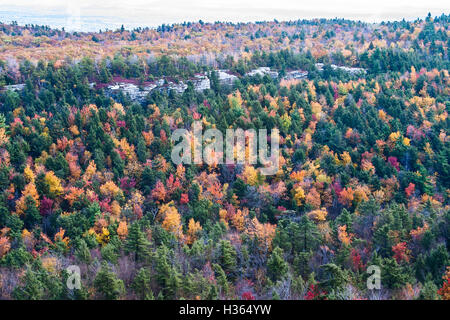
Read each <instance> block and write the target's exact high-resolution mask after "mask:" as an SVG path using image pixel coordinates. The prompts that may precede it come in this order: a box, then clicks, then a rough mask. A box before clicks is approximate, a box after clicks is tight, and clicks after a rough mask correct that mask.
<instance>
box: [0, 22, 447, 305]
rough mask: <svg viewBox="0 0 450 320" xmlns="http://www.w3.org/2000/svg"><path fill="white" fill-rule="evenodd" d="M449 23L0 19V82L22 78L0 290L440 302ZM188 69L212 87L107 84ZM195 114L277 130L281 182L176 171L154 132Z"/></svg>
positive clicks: (4, 169) (13, 106)
mask: <svg viewBox="0 0 450 320" xmlns="http://www.w3.org/2000/svg"><path fill="white" fill-rule="evenodd" d="M448 23H449V17H448V16H441V17H437V18H434V19H433V18H431V17H428V18H426V19H425V20H417V21H414V22H406V21H399V22H389V23H382V24H380V25H372V24H364V23H360V22H352V21H347V20H337V19H335V20H312V21H296V22H284V23H277V22H264V23H256V24H250V23H249V24H237V25H233V24H220V23H217V24H200V23H186V24H183V25H173V26H165V25H164V26H161V27H160V28H158V29H157V30H150V29H136V30H133V31H127V30H117V31H116V32H113V31H107V32H100V33H88V34H86V33H80V34H77V33H66V32H64V31H60V30H53V29H51V28H46V27H39V26H25V27H21V26H17V25H16V24H12V25H1V28H0V31H1V34H2V37H1V39H0V41H1V42H2V43H7V48H6V49H5V50H3V51H2V53H1V54H0V58H1V59H2V60H1V61H0V87H3V86H4V85H11V84H17V83H23V86H22V87H20V89H19V90H2V91H1V92H0V112H1V113H0V191H1V192H0V297H2V298H7V299H93V298H99V299H180V298H186V299H254V298H257V299H271V298H281V299H377V298H386V299H390V298H392V299H449V285H448V281H449V280H448V279H449V271H448V268H449V266H450V255H449V243H450V242H449V236H450V229H449V228H450V211H449V208H450V207H449V196H450V165H449V158H450V132H449V121H450V120H449V118H448V112H449V111H450V99H449V93H450V92H449V84H450V77H449V72H448V69H449V59H448V44H449V39H448V34H449V24H448ZM63 39H64V40H63ZM194 39H196V40H195V41H194ZM212 39H214V40H212ZM119 40H120V41H119ZM208 41H209V42H208ZM119 42H120V43H121V44H119ZM123 42H127V43H129V46H124V45H123ZM216 42H217V43H219V42H220V45H218V44H217V43H216ZM52 43H57V44H59V45H56V46H54V47H51V46H48V45H49V44H52ZM38 44H40V46H41V47H39V46H38ZM44 44H45V46H44ZM216 44H217V46H216ZM76 46H79V48H80V49H79V51H74V47H76ZM100 46H102V48H105V49H104V51H102V53H101V54H100V55H99V56H96V55H95V54H93V51H95V50H97V49H98V48H99V47H100ZM38 48H42V49H38ZM10 49H11V50H10ZM69 49H71V50H69ZM241 49H242V50H241ZM275 49H276V50H275ZM63 51H64V55H63V54H62V53H61V52H63ZM5 52H6V53H8V52H9V54H12V55H13V58H12V57H11V56H10V57H7V56H6V54H5ZM42 52H44V53H45V55H44V56H40V55H41V54H42ZM153 52H158V54H153ZM159 53H161V54H159ZM39 56H40V58H47V60H39V61H38V57H39ZM317 63H323V64H324V65H323V70H320V68H318V65H317ZM332 64H333V65H338V66H348V67H361V68H364V69H366V73H363V74H352V73H349V72H346V71H345V69H340V68H333V67H332V66H331V65H332ZM257 67H270V68H272V69H274V70H277V71H278V72H279V76H278V78H271V77H269V76H268V75H265V76H254V77H248V76H245V74H246V73H247V72H248V71H250V70H252V69H254V68H257ZM219 68H226V69H228V70H229V72H231V73H232V74H234V75H236V76H237V80H236V81H235V82H234V84H233V85H232V86H227V85H223V84H221V83H220V81H219V80H218V78H217V73H216V71H215V70H216V69H219ZM297 69H302V70H305V71H308V77H307V78H306V79H295V80H292V79H286V78H284V76H285V75H286V73H287V72H289V71H292V70H297ZM199 72H206V73H207V74H208V76H209V77H210V80H211V88H210V89H206V90H203V91H196V90H194V89H193V87H192V86H188V88H187V89H186V90H185V91H184V92H183V93H177V92H175V91H168V92H159V91H157V90H155V91H152V92H151V93H150V94H148V95H147V96H146V97H145V99H144V100H143V101H134V100H133V99H131V98H130V96H128V95H126V94H120V95H119V96H117V97H114V98H112V97H111V96H110V95H108V94H107V92H106V91H105V90H104V88H105V85H106V84H110V83H113V82H114V81H116V80H117V79H125V78H127V79H131V80H133V81H135V82H136V83H140V84H142V83H144V82H146V81H152V80H154V79H157V78H161V77H163V78H164V79H166V80H167V79H172V80H174V81H181V80H186V79H188V78H190V77H192V76H193V75H195V74H197V73H199ZM91 82H95V83H96V84H97V85H94V86H93V85H90V83H91ZM10 88H11V87H10ZM195 120H199V121H201V122H202V124H203V129H205V130H206V129H208V128H217V129H219V130H221V131H222V132H225V130H226V129H227V128H242V129H244V130H245V129H267V130H271V129H272V128H278V129H279V130H280V134H281V139H280V163H279V168H278V171H277V173H276V174H275V175H272V176H263V175H261V174H259V171H258V170H257V169H258V168H259V167H260V165H259V164H257V165H250V164H245V165H242V164H236V165H221V164H211V165H208V164H202V165H178V166H176V165H174V164H173V163H172V161H171V157H170V154H171V150H172V147H173V142H172V141H171V139H170V136H171V134H172V132H173V130H175V129H177V128H185V129H188V130H192V125H193V122H194V121H195ZM71 265H76V266H78V267H79V268H80V271H81V288H80V289H69V288H68V287H67V286H66V281H67V279H68V276H69V275H68V273H67V271H66V270H67V267H68V266H71ZM371 265H375V266H378V267H380V269H381V289H380V290H376V289H374V290H369V289H368V288H367V286H366V280H367V278H368V277H369V274H368V273H367V272H366V270H367V267H368V266H371Z"/></svg>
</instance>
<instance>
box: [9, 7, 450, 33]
mask: <svg viewBox="0 0 450 320" xmlns="http://www.w3.org/2000/svg"><path fill="white" fill-rule="evenodd" d="M428 12H430V13H431V14H432V16H439V15H441V14H442V13H445V14H448V13H449V12H450V1H445V0H444V1H442V0H437V1H436V0H430V1H423V0H422V1H407V0H398V1H392V0H377V1H368V2H364V1H358V0H345V1H333V0H318V1H298V0H294V1H293V0H276V1H275V0H259V1H255V0H214V1H212V0H209V1H208V0H190V1H183V0H164V1H161V0H146V1H144V0H128V1H123V0H121V1H119V0H108V1H103V0H97V1H92V0H79V1H68V0H63V1H61V0H41V1H38V2H36V1H32V0H15V1H11V0H6V1H5V0H0V21H1V22H6V23H10V22H11V21H17V22H18V24H19V25H24V24H39V25H49V26H51V27H54V28H59V29H61V28H62V27H64V28H65V29H66V30H67V31H98V30H99V29H102V30H105V29H109V30H115V29H117V28H119V27H120V26H121V25H122V24H123V25H124V26H125V28H127V29H132V28H136V27H157V26H159V25H161V24H172V23H182V22H188V21H198V20H203V21H205V22H215V21H222V22H224V21H227V22H254V21H271V20H274V19H277V20H279V21H286V20H297V19H312V18H336V17H337V18H346V19H352V20H361V21H366V22H381V21H387V20H401V19H403V18H404V19H406V20H415V19H417V18H424V17H425V16H426V15H427V14H428Z"/></svg>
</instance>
